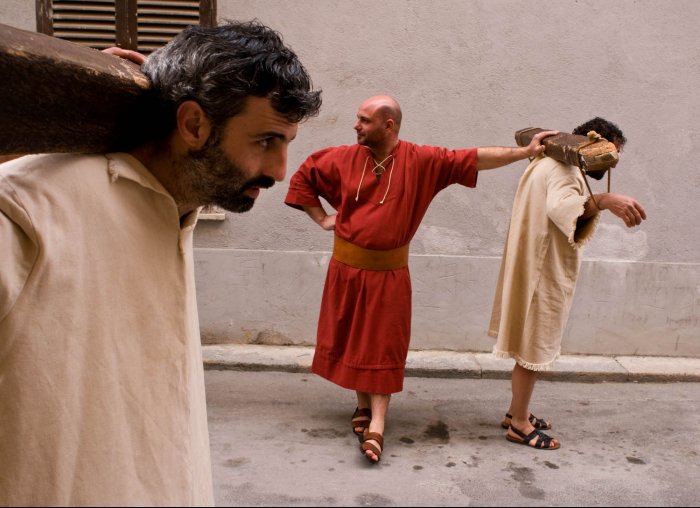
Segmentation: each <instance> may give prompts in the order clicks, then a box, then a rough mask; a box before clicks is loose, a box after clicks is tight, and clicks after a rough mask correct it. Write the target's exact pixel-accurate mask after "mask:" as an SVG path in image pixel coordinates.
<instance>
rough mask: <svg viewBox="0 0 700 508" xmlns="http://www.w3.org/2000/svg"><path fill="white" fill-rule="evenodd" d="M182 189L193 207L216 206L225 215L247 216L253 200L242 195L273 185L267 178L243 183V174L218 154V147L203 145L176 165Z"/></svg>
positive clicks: (221, 154)
mask: <svg viewBox="0 0 700 508" xmlns="http://www.w3.org/2000/svg"><path fill="white" fill-rule="evenodd" d="M179 169H180V171H181V175H182V177H183V181H184V186H185V188H184V189H183V190H184V192H185V194H186V196H187V198H186V199H187V201H190V202H191V201H194V202H195V203H196V204H197V206H202V205H216V206H219V207H221V208H223V209H225V210H228V211H229V212H236V213H241V212H247V211H248V210H250V209H251V208H253V205H254V204H255V199H253V198H251V197H250V196H248V195H246V194H245V191H246V190H247V189H250V188H251V187H260V188H263V189H267V188H269V187H272V186H273V185H274V184H275V180H274V179H273V178H271V177H269V176H265V175H260V176H258V177H255V178H252V179H250V180H247V179H246V178H247V177H246V172H245V170H243V169H242V168H241V167H240V166H238V165H237V164H236V163H234V162H233V161H231V159H229V158H228V156H226V154H225V153H224V152H223V151H222V150H221V148H220V147H219V145H218V144H216V145H210V144H209V143H207V144H206V145H205V146H204V147H203V148H202V149H201V150H198V151H196V152H190V154H189V157H188V158H187V159H185V160H184V161H182V163H181V164H180V168H179Z"/></svg>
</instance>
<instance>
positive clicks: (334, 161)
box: [285, 141, 477, 393]
mask: <svg viewBox="0 0 700 508" xmlns="http://www.w3.org/2000/svg"><path fill="white" fill-rule="evenodd" d="M392 153H393V155H394V161H393V168H392V163H391V162H389V163H385V166H386V171H385V172H384V174H383V175H382V176H381V178H379V179H377V178H376V177H375V176H374V174H373V173H372V169H373V168H374V162H373V160H372V155H371V153H370V151H369V149H368V148H367V147H364V146H360V145H352V146H339V147H333V148H326V149H323V150H320V151H318V152H316V153H314V154H312V155H311V156H309V158H308V159H306V161H304V163H303V164H302V165H301V167H300V168H299V169H298V170H297V172H296V173H295V174H294V175H293V176H292V178H291V180H290V183H289V191H288V193H287V197H286V199H285V203H286V204H288V205H290V206H292V207H294V208H301V207H302V206H321V202H320V200H319V198H318V196H322V197H323V198H324V199H325V200H326V201H328V203H329V204H330V205H331V206H332V207H333V208H335V210H336V211H337V212H338V214H337V216H336V222H335V233H336V234H337V235H338V236H340V237H341V238H343V239H344V240H347V241H348V242H351V243H353V244H355V245H358V246H360V247H364V248H366V249H374V250H389V249H395V248H397V247H401V246H403V245H407V244H408V243H409V242H410V241H411V239H412V238H413V236H414V235H415V233H416V230H417V229H418V226H419V225H420V222H421V220H422V219H423V216H424V215H425V212H426V211H427V209H428V206H429V205H430V202H431V201H432V200H433V198H434V197H435V195H437V193H438V192H440V191H441V190H442V189H444V188H445V187H447V186H448V185H451V184H453V183H459V184H462V185H465V186H467V187H475V186H476V180H477V170H476V162H477V152H476V149H475V148H474V149H466V150H447V149H445V148H438V147H432V146H419V145H415V144H413V143H409V142H406V141H399V143H398V145H397V146H396V148H394V151H393V152H392ZM365 164H366V169H365V175H364V178H362V173H363V169H364V168H365ZM361 179H362V186H361V188H359V186H360V180H361ZM358 188H359V196H358ZM387 189H388V193H387ZM385 193H387V194H386V198H385V199H384V203H383V204H380V201H381V200H382V198H383V197H384V195H385ZM410 338H411V279H410V274H409V271H408V267H404V268H400V269H398V270H388V271H373V270H363V269H359V268H353V267H350V266H347V265H344V264H342V263H340V262H338V261H336V260H335V259H333V258H332V259H331V261H330V264H329V266H328V274H327V276H326V284H325V286H324V289H323V298H322V302H321V312H320V317H319V321H318V336H317V339H316V351H315V354H314V360H313V365H312V371H313V372H315V373H316V374H318V375H320V376H322V377H324V378H326V379H328V380H329V381H332V382H334V383H336V384H338V385H340V386H342V387H344V388H348V389H351V390H358V391H362V392H369V393H395V392H400V391H401V390H402V389H403V379H404V368H405V365H406V356H407V354H408V346H409V341H410Z"/></svg>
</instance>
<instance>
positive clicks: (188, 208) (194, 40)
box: [0, 22, 321, 506]
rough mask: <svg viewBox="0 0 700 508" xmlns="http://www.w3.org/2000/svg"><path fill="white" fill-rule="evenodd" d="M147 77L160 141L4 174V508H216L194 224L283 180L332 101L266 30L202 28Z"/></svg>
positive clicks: (0, 253)
mask: <svg viewBox="0 0 700 508" xmlns="http://www.w3.org/2000/svg"><path fill="white" fill-rule="evenodd" d="M102 56H107V55H102ZM109 58H114V57H111V56H110V57H109ZM142 70H143V72H144V73H145V75H146V76H147V77H148V79H149V80H150V83H151V86H152V89H153V91H154V92H155V94H156V95H157V98H158V108H156V111H159V112H160V113H159V114H158V116H157V117H156V118H154V119H153V120H156V122H154V124H153V125H154V129H155V130H154V131H152V134H151V137H150V138H149V139H146V140H144V141H143V142H140V143H139V144H137V145H136V146H134V147H133V148H129V149H128V150H127V151H122V152H111V153H110V152H105V153H93V154H76V153H64V154H51V155H29V156H25V157H21V158H18V159H15V160H12V161H10V162H6V163H4V164H2V165H0V264H1V265H2V267H3V268H2V271H0V458H1V459H0V505H2V506H28V505H39V506H56V505H59V506H78V505H88V506H110V505H117V506H151V505H169V506H203V505H212V504H213V489H212V480H211V464H210V458H209V438H208V430H207V415H206V406H205V394H204V379H203V365H202V357H201V349H200V347H201V346H200V336H199V325H198V317H197V303H196V299H195V285H194V270H193V259H192V254H193V253H192V233H193V228H194V225H195V222H196V220H197V213H198V209H199V207H201V206H203V205H208V204H215V205H218V206H220V207H222V208H225V209H227V210H230V211H233V212H244V211H247V210H249V209H250V208H251V207H252V206H253V204H254V201H255V198H256V197H257V196H258V194H259V193H260V190H261V189H264V188H267V187H270V186H271V185H273V184H274V183H275V181H281V180H282V179H283V178H284V176H285V171H286V167H285V166H286V156H287V147H288V144H289V143H290V142H291V141H292V139H294V137H295V135H296V133H297V128H298V123H299V122H300V121H301V120H303V119H304V118H307V117H309V116H312V115H315V114H317V113H318V110H319V109H320V105H321V100H320V92H319V91H314V90H313V89H312V85H311V80H310V78H309V76H308V74H307V72H306V70H305V69H304V67H303V66H302V64H301V63H300V62H299V60H298V59H297V57H296V55H295V54H294V53H293V52H292V51H291V50H290V49H289V48H287V47H286V46H285V45H284V44H283V42H282V40H281V38H280V37H279V35H278V34H277V33H275V32H274V31H272V30H270V29H269V28H267V27H265V26H263V25H261V24H259V23H257V22H250V23H237V22H232V23H228V24H225V25H222V26H219V27H214V28H203V27H190V28H188V29H186V30H185V31H184V32H182V33H181V34H180V35H178V36H177V37H176V38H175V39H174V40H173V41H172V42H171V43H169V44H168V45H167V46H165V47H164V48H162V49H160V50H158V51H156V52H155V53H153V54H152V55H151V56H150V57H149V58H148V60H147V61H146V62H145V64H144V65H143V67H142ZM26 79H29V80H31V77H27V78H26ZM60 85H61V84H60V83H57V86H60ZM107 100H108V99H107ZM63 107H64V108H71V107H81V105H80V104H64V105H63ZM136 127H137V126H134V128H136ZM157 133H162V135H161V134H157ZM146 134H147V133H146ZM63 151H66V150H63ZM6 153H7V152H6Z"/></svg>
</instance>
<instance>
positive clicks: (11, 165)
mask: <svg viewBox="0 0 700 508" xmlns="http://www.w3.org/2000/svg"><path fill="white" fill-rule="evenodd" d="M100 164H107V159H106V157H105V156H104V155H102V154H79V153H49V154H34V155H24V156H22V157H19V158H17V159H13V160H11V161H8V162H5V163H3V164H2V165H0V175H3V176H6V177H10V176H20V175H26V176H27V177H32V176H35V175H36V176H38V177H41V178H49V177H50V173H52V172H55V171H58V170H59V169H64V168H65V169H69V168H82V167H85V166H96V165H100ZM41 172H44V173H41Z"/></svg>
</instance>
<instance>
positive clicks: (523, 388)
mask: <svg viewBox="0 0 700 508" xmlns="http://www.w3.org/2000/svg"><path fill="white" fill-rule="evenodd" d="M536 382H537V372H535V371H534V370H528V369H526V368H524V367H521V366H520V365H519V364H517V363H516V364H515V366H514V367H513V374H512V375H511V390H512V392H513V395H512V398H511V401H510V408H509V409H508V413H510V414H511V415H512V418H511V423H510V424H511V425H512V426H513V427H515V428H516V429H518V430H519V431H520V432H522V433H523V434H525V435H529V434H530V433H531V432H532V431H534V430H535V427H533V426H532V424H531V423H530V399H531V397H532V392H533V391H534V389H535V383H536ZM508 435H510V436H511V437H514V438H516V439H520V436H518V435H517V434H515V433H514V432H513V431H512V429H510V428H509V429H508ZM536 439H537V438H536V437H535V438H533V439H532V441H533V442H534V441H535V440H536ZM558 444H559V443H558V441H557V440H556V439H552V444H551V446H550V447H555V446H557V445H558Z"/></svg>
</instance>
